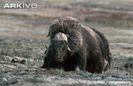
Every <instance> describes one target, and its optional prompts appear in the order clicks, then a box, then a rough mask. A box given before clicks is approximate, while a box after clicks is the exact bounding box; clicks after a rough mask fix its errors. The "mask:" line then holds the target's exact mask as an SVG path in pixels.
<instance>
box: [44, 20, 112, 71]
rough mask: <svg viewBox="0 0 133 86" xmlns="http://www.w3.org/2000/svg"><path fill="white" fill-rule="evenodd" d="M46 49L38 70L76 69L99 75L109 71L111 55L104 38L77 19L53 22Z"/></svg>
mask: <svg viewBox="0 0 133 86" xmlns="http://www.w3.org/2000/svg"><path fill="white" fill-rule="evenodd" d="M48 36H50V45H49V48H48V49H47V52H46V57H45V58H44V64H43V66H42V68H59V69H60V68H62V69H64V70H65V71H73V70H75V69H80V70H83V71H85V70H86V71H88V72H92V73H102V72H103V71H105V70H107V69H108V68H109V67H110V63H111V53H110V50H109V44H108V41H107V39H106V38H105V36H104V35H103V34H102V33H101V32H99V31H98V30H96V29H94V28H89V27H86V26H84V25H82V24H81V23H80V22H79V21H78V20H77V19H75V18H72V17H63V18H59V19H56V21H55V22H54V24H52V25H51V26H50V28H49V33H48Z"/></svg>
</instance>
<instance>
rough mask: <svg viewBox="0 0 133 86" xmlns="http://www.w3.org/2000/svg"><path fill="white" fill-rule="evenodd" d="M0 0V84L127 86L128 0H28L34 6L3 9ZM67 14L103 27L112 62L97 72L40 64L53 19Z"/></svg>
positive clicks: (131, 31)
mask: <svg viewBox="0 0 133 86" xmlns="http://www.w3.org/2000/svg"><path fill="white" fill-rule="evenodd" d="M16 1H17V0H3V1H2V2H0V86H133V6H132V4H131V3H132V1H131V0H108V1H106V0H100V1H97V0H46V1H43V0H38V1H35V0H29V2H35V3H37V4H38V7H37V8H36V9H3V8H2V7H3V4H4V3H5V2H8V3H9V2H16ZM61 16H73V17H76V18H77V19H79V21H81V22H82V23H83V24H84V25H86V26H90V27H93V28H96V29H98V30H99V31H101V32H103V33H104V34H105V36H106V37H107V39H108V40H109V42H110V49H111V53H112V55H113V62H112V67H111V69H110V70H108V71H106V72H105V73H102V74H91V73H89V72H83V71H71V72H65V71H63V70H58V69H56V70H53V69H50V70H46V69H41V68H40V67H41V66H42V64H43V58H44V56H45V55H44V52H45V49H46V47H45V46H48V45H49V38H47V33H48V27H49V26H50V25H51V24H52V23H53V21H54V19H56V18H58V17H61Z"/></svg>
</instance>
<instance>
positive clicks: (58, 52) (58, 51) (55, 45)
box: [51, 32, 71, 62]
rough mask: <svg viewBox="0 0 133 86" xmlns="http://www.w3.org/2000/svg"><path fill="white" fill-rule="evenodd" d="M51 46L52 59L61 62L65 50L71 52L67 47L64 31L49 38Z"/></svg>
mask: <svg viewBox="0 0 133 86" xmlns="http://www.w3.org/2000/svg"><path fill="white" fill-rule="evenodd" d="M51 47H52V50H53V52H54V60H55V61H56V62H62V61H63V60H64V59H65V55H66V54H67V52H71V50H70V48H69V47H68V38H67V35H66V34H64V33H61V32H59V33H56V34H55V35H54V38H52V39H51Z"/></svg>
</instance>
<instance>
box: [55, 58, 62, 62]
mask: <svg viewBox="0 0 133 86" xmlns="http://www.w3.org/2000/svg"><path fill="white" fill-rule="evenodd" d="M55 61H56V62H62V61H63V59H62V58H56V59H55Z"/></svg>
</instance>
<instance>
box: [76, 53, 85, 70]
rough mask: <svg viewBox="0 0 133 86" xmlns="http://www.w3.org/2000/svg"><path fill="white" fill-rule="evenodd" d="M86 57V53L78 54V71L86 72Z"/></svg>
mask: <svg viewBox="0 0 133 86" xmlns="http://www.w3.org/2000/svg"><path fill="white" fill-rule="evenodd" d="M86 62H87V61H86V55H85V54H84V53H82V52H81V53H78V54H77V68H76V69H77V70H82V71H85V70H86V66H87V65H86Z"/></svg>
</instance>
